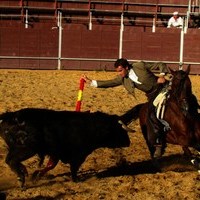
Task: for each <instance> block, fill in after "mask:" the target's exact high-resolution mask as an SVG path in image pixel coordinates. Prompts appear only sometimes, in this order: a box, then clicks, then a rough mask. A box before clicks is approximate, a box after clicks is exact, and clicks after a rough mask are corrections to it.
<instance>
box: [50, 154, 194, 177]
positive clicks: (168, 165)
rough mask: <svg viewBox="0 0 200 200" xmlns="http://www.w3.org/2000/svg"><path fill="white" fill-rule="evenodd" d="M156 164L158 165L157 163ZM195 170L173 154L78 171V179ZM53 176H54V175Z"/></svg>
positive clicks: (188, 163) (190, 164)
mask: <svg viewBox="0 0 200 200" xmlns="http://www.w3.org/2000/svg"><path fill="white" fill-rule="evenodd" d="M157 164H158V165H157ZM195 170H197V169H196V168H195V167H194V166H193V165H192V163H191V162H189V160H187V159H186V158H185V157H184V156H183V155H181V154H174V155H170V156H163V157H162V158H160V159H159V160H158V162H157V163H156V165H155V163H154V162H153V161H152V160H151V159H149V160H145V161H141V162H134V163H129V162H124V163H122V164H120V165H116V166H112V167H109V168H107V169H105V170H102V171H100V172H97V171H94V170H93V171H91V170H88V171H82V172H79V180H80V181H85V180H87V179H90V178H92V177H96V178H106V177H117V176H124V175H129V176H132V175H139V174H155V173H157V172H163V173H164V172H167V171H175V172H187V171H195ZM69 174H70V173H64V174H57V175H56V176H57V177H58V176H59V177H61V176H69ZM54 178H55V177H54Z"/></svg>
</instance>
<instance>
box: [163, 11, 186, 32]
mask: <svg viewBox="0 0 200 200" xmlns="http://www.w3.org/2000/svg"><path fill="white" fill-rule="evenodd" d="M173 27H175V28H182V27H183V19H182V18H181V17H180V16H179V13H178V12H177V11H175V12H174V13H173V16H172V17H171V18H170V19H169V21H168V25H167V28H173Z"/></svg>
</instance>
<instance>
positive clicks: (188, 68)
mask: <svg viewBox="0 0 200 200" xmlns="http://www.w3.org/2000/svg"><path fill="white" fill-rule="evenodd" d="M190 68H191V67H190V65H188V66H187V69H186V71H185V72H186V74H187V75H189V73H190Z"/></svg>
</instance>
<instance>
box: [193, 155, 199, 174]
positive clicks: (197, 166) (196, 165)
mask: <svg viewBox="0 0 200 200" xmlns="http://www.w3.org/2000/svg"><path fill="white" fill-rule="evenodd" d="M191 163H192V164H193V165H194V166H195V167H196V168H198V169H200V159H198V158H194V159H192V160H191ZM198 171H200V170H198Z"/></svg>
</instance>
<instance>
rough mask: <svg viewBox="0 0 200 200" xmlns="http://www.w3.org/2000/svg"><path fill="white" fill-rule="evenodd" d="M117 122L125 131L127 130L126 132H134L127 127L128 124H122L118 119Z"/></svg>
mask: <svg viewBox="0 0 200 200" xmlns="http://www.w3.org/2000/svg"><path fill="white" fill-rule="evenodd" d="M118 123H119V124H121V125H122V128H123V129H124V130H126V131H128V132H131V133H134V132H135V130H133V129H131V128H129V127H128V126H126V124H124V122H123V121H121V120H118Z"/></svg>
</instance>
